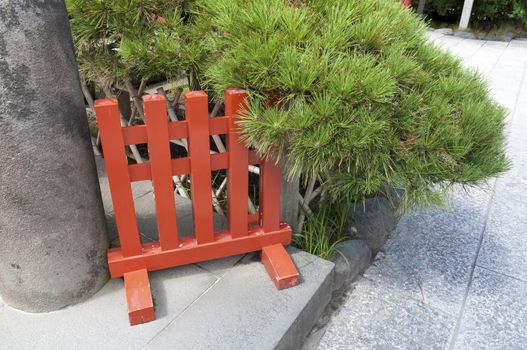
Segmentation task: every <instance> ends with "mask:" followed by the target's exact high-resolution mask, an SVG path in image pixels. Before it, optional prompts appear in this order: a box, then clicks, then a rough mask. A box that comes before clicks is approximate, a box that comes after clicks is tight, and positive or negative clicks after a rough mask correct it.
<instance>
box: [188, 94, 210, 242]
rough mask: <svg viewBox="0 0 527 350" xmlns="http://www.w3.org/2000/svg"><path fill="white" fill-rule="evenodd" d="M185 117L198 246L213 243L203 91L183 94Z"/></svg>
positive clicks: (205, 104) (207, 124)
mask: <svg viewBox="0 0 527 350" xmlns="http://www.w3.org/2000/svg"><path fill="white" fill-rule="evenodd" d="M185 115H186V119H187V122H188V131H189V132H188V133H189V156H190V177H191V186H192V202H193V209H194V210H193V212H194V228H195V230H194V232H195V234H196V240H197V241H198V244H203V243H209V242H213V241H214V226H213V221H212V196H211V193H212V185H211V182H212V179H211V160H210V141H209V108H208V97H207V94H206V93H205V92H203V91H192V92H188V93H186V94H185Z"/></svg>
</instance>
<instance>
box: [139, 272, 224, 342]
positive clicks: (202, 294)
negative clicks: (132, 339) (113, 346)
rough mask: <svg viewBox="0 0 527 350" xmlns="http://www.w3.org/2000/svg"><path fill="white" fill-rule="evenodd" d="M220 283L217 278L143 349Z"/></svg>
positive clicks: (219, 279)
mask: <svg viewBox="0 0 527 350" xmlns="http://www.w3.org/2000/svg"><path fill="white" fill-rule="evenodd" d="M213 276H214V275H213ZM214 277H216V276H214ZM220 281H221V278H216V280H215V281H214V283H212V284H211V285H210V286H209V287H208V288H207V289H205V291H203V293H201V294H200V295H199V296H198V297H197V298H196V299H194V301H192V302H191V303H190V304H189V305H187V306H186V307H185V308H184V309H183V310H181V311H180V312H179V313H178V314H177V315H176V316H175V317H174V318H173V319H172V320H171V321H170V322H169V323H167V325H166V326H165V327H163V328H161V329H160V330H159V332H157V333H156V334H155V335H154V336H152V338H150V340H149V341H148V342H147V343H146V344H145V345H144V346H143V347H142V348H141V349H146V348H147V346H148V345H150V344H151V343H152V342H153V341H154V339H156V338H157V337H159V335H160V334H161V333H163V332H164V331H165V330H166V329H167V328H168V327H170V326H171V325H172V324H173V323H174V322H175V321H176V320H177V319H179V318H180V317H181V316H183V314H184V313H185V312H187V310H188V309H190V308H191V307H192V306H193V305H194V304H196V303H197V302H198V301H199V300H200V299H201V298H202V297H203V296H204V295H205V294H207V293H208V292H209V291H210V290H211V289H212V288H214V286H216V284H218V283H219V282H220Z"/></svg>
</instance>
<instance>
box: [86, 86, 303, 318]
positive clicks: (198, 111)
mask: <svg viewBox="0 0 527 350" xmlns="http://www.w3.org/2000/svg"><path fill="white" fill-rule="evenodd" d="M143 101H144V110H145V117H146V121H145V122H146V123H145V125H138V126H130V127H121V121H120V115H119V108H118V105H117V101H116V100H114V99H105V100H101V101H97V102H96V104H95V110H96V115H97V121H98V124H99V131H100V134H101V141H102V145H103V151H104V161H105V164H106V171H107V173H108V182H109V184H110V191H111V194H112V202H113V207H114V214H115V221H116V224H117V229H118V233H119V241H120V242H121V246H120V247H119V248H116V249H110V250H109V251H108V264H109V267H110V274H111V277H112V278H118V277H124V282H125V283H124V284H125V289H126V299H127V303H128V315H129V319H130V323H131V324H132V325H135V324H140V323H145V322H149V321H152V320H154V319H155V313H154V305H153V301H152V295H151V291H150V283H149V280H148V271H155V270H160V269H166V268H170V267H174V266H179V265H185V264H191V263H196V262H200V261H205V260H211V259H218V258H222V257H227V256H232V255H237V254H244V253H248V252H254V251H261V252H262V261H263V263H264V265H265V268H266V269H267V272H268V273H269V275H270V276H271V279H272V281H273V283H274V284H275V285H276V287H277V288H278V289H284V288H289V287H293V286H296V285H298V283H299V274H298V271H297V269H296V267H295V265H294V263H293V261H292V260H291V258H290V257H289V255H288V254H287V252H286V250H285V248H284V246H285V245H288V244H290V243H291V235H292V232H291V228H290V227H289V225H287V224H281V223H280V183H281V179H280V177H281V168H280V166H279V165H276V164H275V163H274V162H272V161H270V160H264V161H263V160H260V159H258V157H257V156H256V154H255V153H254V152H250V151H249V150H248V149H247V148H246V147H245V145H244V144H243V142H242V141H241V140H240V137H239V130H238V126H237V123H236V122H237V120H238V115H240V114H241V113H243V112H244V110H246V108H247V105H246V102H247V94H246V92H245V91H243V90H238V89H229V90H227V91H226V92H225V112H226V114H227V116H224V117H218V118H213V119H210V118H209V117H208V99H207V95H206V94H205V93H204V92H202V91H193V92H189V93H187V94H186V95H185V114H186V120H184V121H177V122H169V121H168V116H167V111H166V100H165V98H164V97H163V96H160V95H149V96H145V97H143ZM218 134H225V135H226V136H227V141H228V142H227V144H228V149H227V152H223V153H219V154H215V155H213V156H211V155H210V153H209V147H210V143H209V142H210V141H209V137H210V136H211V135H218ZM179 138H188V141H189V142H188V145H189V157H187V158H177V159H172V158H171V155H170V147H169V142H170V140H173V139H179ZM139 143H148V152H149V155H150V161H149V162H148V163H143V164H131V165H129V164H128V162H127V158H126V153H125V146H126V145H131V144H139ZM249 164H260V210H259V214H258V215H257V216H256V217H255V216H254V215H249V213H248V201H247V196H248V181H249V177H248V171H247V168H248V166H249ZM220 169H227V180H228V198H227V199H228V222H229V229H228V230H227V231H225V232H219V233H215V232H214V231H213V227H214V226H213V217H212V197H211V190H212V188H211V171H212V170H220ZM189 173H190V176H191V180H192V181H191V185H192V202H193V214H194V226H195V232H196V234H195V236H193V237H190V238H186V239H180V238H179V235H178V232H177V223H176V206H175V201H174V186H173V182H172V176H173V175H181V174H189ZM144 180H151V181H152V185H153V189H154V194H155V206H156V217H157V228H158V233H159V242H155V243H149V244H142V243H141V239H140V236H139V230H138V227H137V218H136V213H135V208H134V202H133V196H132V189H131V182H134V181H144Z"/></svg>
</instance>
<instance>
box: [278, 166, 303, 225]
mask: <svg viewBox="0 0 527 350" xmlns="http://www.w3.org/2000/svg"><path fill="white" fill-rule="evenodd" d="M299 188H300V182H299V180H298V179H294V180H290V181H288V180H287V165H286V166H284V170H283V172H282V192H281V197H280V219H281V220H282V221H284V222H287V223H288V224H289V225H290V226H291V227H292V228H293V230H295V229H296V228H297V226H298V210H299V206H298V199H297V195H298V191H299Z"/></svg>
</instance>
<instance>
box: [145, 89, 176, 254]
mask: <svg viewBox="0 0 527 350" xmlns="http://www.w3.org/2000/svg"><path fill="white" fill-rule="evenodd" d="M143 101H144V110H145V119H146V130H147V134H148V140H149V142H148V153H149V155H150V170H151V173H152V185H153V188H154V199H155V204H156V217H157V230H158V233H159V242H160V244H161V249H162V250H167V249H174V248H177V246H178V244H179V240H178V231H177V223H176V204H175V200H174V184H173V182H172V162H171V158H170V140H169V136H168V118H167V106H166V99H165V98H164V97H163V96H162V95H147V96H144V97H143Z"/></svg>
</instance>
